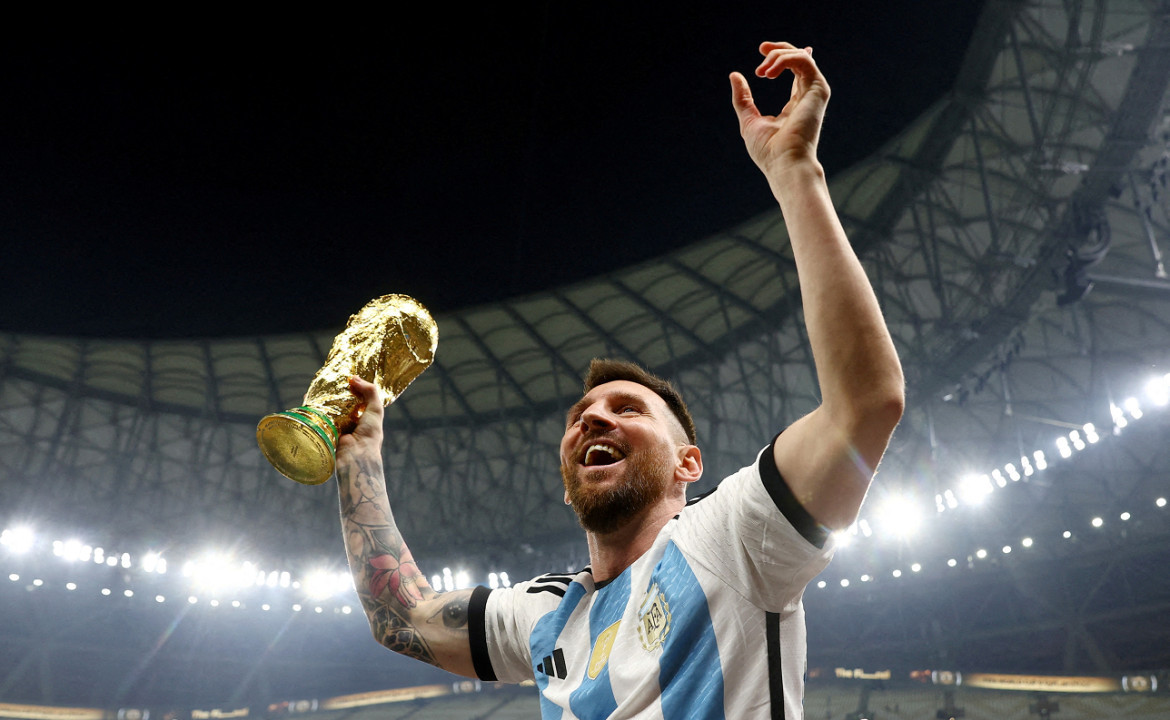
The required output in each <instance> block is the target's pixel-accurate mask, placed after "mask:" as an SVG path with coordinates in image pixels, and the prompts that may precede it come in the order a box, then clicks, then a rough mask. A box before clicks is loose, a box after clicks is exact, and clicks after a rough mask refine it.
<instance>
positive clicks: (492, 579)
mask: <svg viewBox="0 0 1170 720" xmlns="http://www.w3.org/2000/svg"><path fill="white" fill-rule="evenodd" d="M499 586H500V576H499V575H497V574H495V573H488V587H490V588H491V589H492V590H495V589H496V588H498V587H499Z"/></svg>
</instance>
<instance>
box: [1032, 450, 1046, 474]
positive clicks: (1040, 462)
mask: <svg viewBox="0 0 1170 720" xmlns="http://www.w3.org/2000/svg"><path fill="white" fill-rule="evenodd" d="M1032 459H1033V460H1035V461H1036V469H1037V470H1047V469H1048V458H1047V457H1045V456H1044V451H1043V450H1037V451H1036V452H1034V453H1032Z"/></svg>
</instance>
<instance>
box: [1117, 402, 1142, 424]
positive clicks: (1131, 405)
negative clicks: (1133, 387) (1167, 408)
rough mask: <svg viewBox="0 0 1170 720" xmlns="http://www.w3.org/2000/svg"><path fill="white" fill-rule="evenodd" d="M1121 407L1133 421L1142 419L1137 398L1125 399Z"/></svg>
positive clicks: (1140, 407)
mask: <svg viewBox="0 0 1170 720" xmlns="http://www.w3.org/2000/svg"><path fill="white" fill-rule="evenodd" d="M1121 406H1122V407H1123V408H1125V411H1126V412H1127V413H1129V416H1130V417H1131V418H1133V419H1134V420H1141V419H1142V406H1141V405H1139V404H1138V401H1137V398H1132V397H1131V398H1126V399H1125V402H1123V403H1121Z"/></svg>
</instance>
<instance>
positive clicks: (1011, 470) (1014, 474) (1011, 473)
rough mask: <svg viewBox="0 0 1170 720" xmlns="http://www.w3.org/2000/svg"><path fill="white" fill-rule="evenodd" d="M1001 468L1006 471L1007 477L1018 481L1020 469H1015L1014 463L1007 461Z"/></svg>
mask: <svg viewBox="0 0 1170 720" xmlns="http://www.w3.org/2000/svg"><path fill="white" fill-rule="evenodd" d="M1003 469H1004V470H1006V471H1007V474H1008V477H1010V478H1011V479H1012V482H1019V481H1020V471H1019V470H1016V466H1015V465H1013V464H1012V463H1008V464H1007V465H1004V466H1003Z"/></svg>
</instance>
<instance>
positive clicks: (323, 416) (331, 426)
mask: <svg viewBox="0 0 1170 720" xmlns="http://www.w3.org/2000/svg"><path fill="white" fill-rule="evenodd" d="M296 409H297V410H304V411H305V412H307V413H312V414H314V415H316V416H317V417H319V418H321V419H322V420H324V421H325V424H326V425H328V426H329V429H330V430H332V431H333V437H335V438H336V437H341V433H339V432H337V426H336V425H334V424H333V421H332V420H330V419H329V416H328V415H326V414H325V413H323V412H321V411H320V410H315V409H313V408H311V407H308V406H307V405H301V406H300V407H299V408H296Z"/></svg>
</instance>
